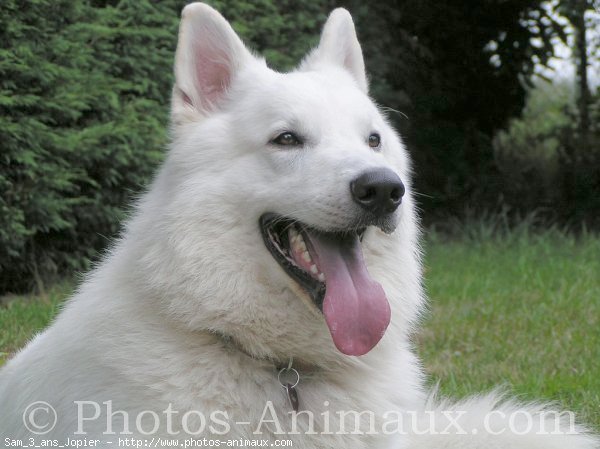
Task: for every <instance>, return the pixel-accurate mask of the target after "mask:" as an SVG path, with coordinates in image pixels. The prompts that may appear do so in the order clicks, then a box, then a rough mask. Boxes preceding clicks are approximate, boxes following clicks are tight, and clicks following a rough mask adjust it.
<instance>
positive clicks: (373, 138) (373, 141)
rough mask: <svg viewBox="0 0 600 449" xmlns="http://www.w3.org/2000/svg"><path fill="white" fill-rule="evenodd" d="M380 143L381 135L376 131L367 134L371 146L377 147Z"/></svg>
mask: <svg viewBox="0 0 600 449" xmlns="http://www.w3.org/2000/svg"><path fill="white" fill-rule="evenodd" d="M380 145H381V136H380V135H379V134H377V133H372V134H371V135H370V136H369V146H370V147H371V148H379V146H380Z"/></svg>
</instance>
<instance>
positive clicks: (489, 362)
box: [0, 225, 600, 428]
mask: <svg viewBox="0 0 600 449" xmlns="http://www.w3.org/2000/svg"><path fill="white" fill-rule="evenodd" d="M426 285H427V290H428V293H429V296H430V298H431V303H430V312H429V313H428V314H427V316H426V319H425V320H424V325H425V328H424V329H423V330H422V331H421V332H420V333H419V334H418V341H417V343H418V347H419V351H420V353H421V355H422V357H423V359H424V362H425V366H426V368H427V370H428V371H429V372H430V373H431V379H432V383H434V382H437V381H439V382H440V388H441V391H442V392H443V393H444V394H448V395H451V396H463V395H467V394H471V393H475V392H479V391H484V390H489V389H490V388H493V387H495V386H497V385H504V386H507V387H508V388H509V389H510V390H511V391H512V392H514V393H517V394H518V395H519V396H520V397H521V398H523V399H547V400H555V401H558V402H559V403H560V404H561V405H562V406H563V407H565V408H568V409H570V410H574V411H576V412H579V413H580V415H581V416H582V417H583V419H584V420H585V421H587V422H588V423H589V424H591V425H593V426H595V427H596V428H599V427H600V237H598V236H593V235H583V236H580V237H578V238H574V237H571V236H569V235H566V234H565V233H562V232H558V231H556V230H550V231H546V232H543V233H539V234H531V233H529V232H528V231H527V227H523V228H522V229H520V230H517V231H514V232H510V233H507V232H502V231H498V230H496V232H490V226H485V225H483V226H480V227H473V226H469V227H468V228H467V229H464V230H462V231H461V237H460V238H455V239H450V240H448V239H444V238H443V237H441V236H440V235H439V234H436V233H430V234H429V238H428V239H427V242H426ZM69 292H70V287H69V285H61V286H58V287H54V288H52V289H51V290H49V291H48V292H47V293H46V294H45V295H43V296H37V297H35V296H28V297H19V298H13V299H12V300H10V301H8V302H6V301H5V304H4V305H2V306H0V353H1V354H4V358H6V356H7V355H8V354H10V353H12V352H14V351H16V350H18V349H19V348H20V347H21V346H23V345H24V344H25V343H26V342H27V341H28V340H29V339H30V338H31V336H32V335H33V334H34V333H35V332H37V331H39V330H40V329H42V328H44V326H46V325H47V323H48V322H49V321H50V320H51V318H52V317H53V316H54V315H55V314H56V313H57V311H58V310H59V307H60V304H61V302H62V300H63V298H64V297H66V296H67V295H68V294H69ZM2 359H3V356H2V355H0V365H1V364H2Z"/></svg>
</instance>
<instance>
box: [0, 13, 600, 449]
mask: <svg viewBox="0 0 600 449" xmlns="http://www.w3.org/2000/svg"><path fill="white" fill-rule="evenodd" d="M175 75H176V82H175V86H174V89H173V99H172V143H171V146H170V151H169V153H168V157H167V160H166V161H165V163H164V165H163V167H162V169H161V171H160V172H159V174H158V176H157V177H156V179H155V180H154V182H153V184H152V185H151V187H150V189H149V191H148V192H147V193H146V194H145V195H144V196H143V197H142V199H141V200H140V202H139V204H138V205H137V209H136V212H135V214H134V216H133V217H132V218H131V220H130V221H129V223H128V225H127V228H126V231H125V232H124V234H123V236H122V238H121V239H120V240H119V241H118V242H117V243H116V244H115V245H114V247H113V248H112V250H111V251H110V253H109V254H108V255H107V256H106V257H105V258H104V261H103V262H102V263H101V264H100V265H99V266H98V267H96V269H95V270H93V271H92V272H91V273H90V275H89V276H88V277H87V279H86V281H85V282H84V283H83V284H82V285H81V287H80V288H79V290H78V292H77V293H76V294H75V295H74V297H73V298H71V300H70V301H68V303H67V305H66V306H65V309H64V310H63V311H62V313H61V314H60V315H59V316H58V318H57V319H56V321H55V322H54V323H53V324H52V326H50V328H49V329H47V330H46V331H45V332H43V333H42V334H41V335H38V336H37V337H36V338H35V339H34V340H33V341H32V342H31V343H30V344H29V345H28V346H27V347H26V348H25V349H24V350H23V351H21V352H20V353H19V354H18V355H16V356H15V357H14V358H13V359H12V360H11V361H10V362H9V363H8V364H7V366H5V367H4V368H3V369H2V371H1V373H0V407H1V410H0V436H1V437H2V440H0V445H2V443H3V444H4V445H5V446H7V447H10V446H16V445H17V443H18V442H19V441H21V440H25V439H26V438H33V440H31V441H33V442H37V443H38V444H39V441H42V439H45V440H48V441H51V442H54V443H57V442H58V443H59V444H71V445H82V444H87V445H96V446H100V447H113V446H114V447H118V445H121V446H122V445H124V443H125V442H127V443H131V444H132V445H138V446H139V445H140V444H144V441H145V444H146V446H148V445H150V444H156V446H155V447H162V445H164V444H165V443H166V442H167V441H171V442H177V444H180V445H181V446H180V447H184V446H187V447H198V446H200V445H204V446H217V445H221V446H222V445H235V444H236V443H235V442H236V441H237V445H240V444H246V445H261V444H262V445H264V444H266V445H283V444H287V445H290V444H291V445H293V447H294V448H296V449H304V448H307V449H308V448H313V449H314V448H384V447H385V448H387V447H389V448H397V449H401V448H420V449H425V448H436V449H440V448H454V449H456V448H486V449H489V448H511V449H512V448H515V449H516V448H527V449H553V448H560V449H565V448H574V449H580V448H585V449H588V448H594V447H597V443H598V441H597V440H596V439H595V437H594V436H592V435H590V434H586V433H585V431H584V430H582V428H581V427H578V426H576V425H575V424H573V423H572V422H571V419H570V415H568V414H563V415H560V416H558V415H557V414H548V413H547V412H546V411H545V410H544V409H543V408H541V407H537V406H535V405H528V406H520V405H518V404H516V403H514V402H508V403H507V402H503V403H502V402H501V401H500V400H499V399H498V398H497V397H495V396H494V395H489V396H484V397H477V398H474V399H471V400H467V401H464V402H462V403H458V404H449V403H444V402H441V403H439V402H438V403H436V404H433V402H434V399H431V397H428V395H427V394H426V392H425V391H424V386H423V378H424V375H423V372H422V370H421V366H420V363H419V360H418V359H417V357H416V355H415V354H414V352H413V350H412V345H411V342H410V334H411V332H412V331H413V330H414V326H415V324H416V323H417V321H418V318H419V313H420V311H421V310H422V308H423V303H424V297H423V292H422V286H421V264H420V255H419V247H418V226H417V222H416V216H415V206H414V200H413V196H412V194H411V182H410V162H409V160H408V157H407V154H406V151H405V149H404V147H403V145H402V143H401V141H400V139H399V138H398V136H397V135H396V133H395V132H394V130H393V129H392V127H391V126H390V125H389V124H388V122H387V121H386V119H385V117H384V116H383V115H382V114H381V112H380V111H379V110H378V108H377V107H376V106H375V105H374V104H373V102H372V101H371V100H370V98H369V97H368V82H367V77H366V75H365V69H364V63H363V57H362V53H361V48H360V46H359V43H358V41H357V39H356V33H355V30H354V26H353V23H352V19H351V17H350V15H349V14H348V12H347V11H345V10H343V9H337V10H335V11H333V13H332V14H331V15H330V17H329V19H328V20H327V23H326V24H325V27H324V30H323V33H322V37H321V41H320V43H319V45H318V47H317V48H316V49H315V50H314V51H313V52H312V53H310V54H309V55H308V56H307V57H306V59H305V60H304V61H303V62H302V64H301V65H300V67H299V68H298V69H297V70H295V71H293V72H291V73H287V74H282V73H278V72H275V71H273V70H271V69H269V68H268V67H267V66H266V64H265V62H264V61H263V60H262V59H260V58H258V57H256V56H254V55H253V54H252V53H251V52H250V51H249V50H247V49H246V47H245V46H244V45H243V43H242V42H241V40H240V39H239V38H238V36H237V35H236V34H235V32H234V31H233V30H232V28H231V27H230V25H229V24H228V23H227V22H226V21H225V19H223V17H222V16H221V15H219V13H217V12H216V11H215V10H213V9H212V8H210V7H209V6H206V5H203V4H199V3H195V4H191V5H188V6H187V7H186V8H185V9H184V11H183V18H182V22H181V28H180V32H179V44H178V48H177V54H176V61H175ZM294 409H295V410H298V413H293V410H294ZM555 418H556V419H555ZM151 438H152V440H151ZM159 438H160V439H159ZM128 439H130V440H128ZM232 441H233V443H232Z"/></svg>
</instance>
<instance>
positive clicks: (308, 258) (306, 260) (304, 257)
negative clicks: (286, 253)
mask: <svg viewBox="0 0 600 449" xmlns="http://www.w3.org/2000/svg"><path fill="white" fill-rule="evenodd" d="M302 258H303V259H304V262H311V261H312V259H311V258H310V254H309V252H308V251H304V252H303V253H302Z"/></svg>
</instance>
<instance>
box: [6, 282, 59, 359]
mask: <svg viewBox="0 0 600 449" xmlns="http://www.w3.org/2000/svg"><path fill="white" fill-rule="evenodd" d="M70 293H71V287H70V285H69V284H60V285H56V286H53V287H52V288H51V289H49V290H48V291H47V292H45V293H44V294H43V295H29V296H15V297H6V296H5V297H3V298H2V302H0V304H2V305H0V366H1V365H2V364H3V363H4V361H5V360H6V359H7V358H8V357H9V356H10V355H11V354H12V353H14V352H16V351H17V350H19V349H20V348H21V347H23V346H25V344H26V343H27V342H28V341H29V340H30V339H31V337H33V336H34V335H35V334H36V333H37V332H39V331H40V330H42V329H44V327H46V326H47V325H48V323H49V322H50V320H52V318H53V317H54V316H55V315H56V314H57V313H58V311H59V310H60V305H61V304H62V302H63V301H64V299H65V298H66V297H67V296H68V295H69V294H70Z"/></svg>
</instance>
